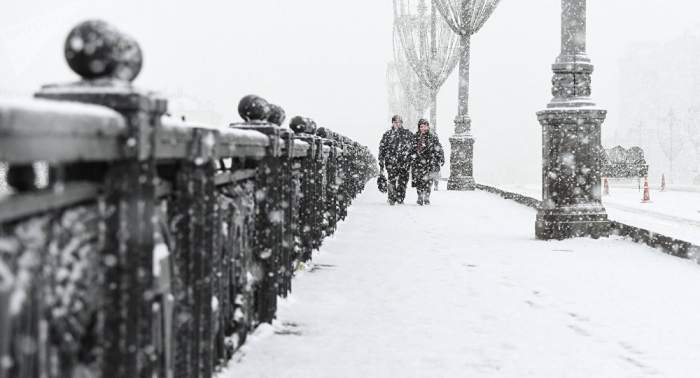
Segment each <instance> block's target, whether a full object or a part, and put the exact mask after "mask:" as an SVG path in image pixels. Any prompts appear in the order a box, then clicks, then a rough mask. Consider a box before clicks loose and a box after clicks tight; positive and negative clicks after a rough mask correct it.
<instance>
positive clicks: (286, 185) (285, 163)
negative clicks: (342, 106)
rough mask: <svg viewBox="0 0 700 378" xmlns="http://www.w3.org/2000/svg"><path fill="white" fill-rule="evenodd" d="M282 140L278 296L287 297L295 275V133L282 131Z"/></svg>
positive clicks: (286, 130)
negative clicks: (293, 157) (293, 166)
mask: <svg viewBox="0 0 700 378" xmlns="http://www.w3.org/2000/svg"><path fill="white" fill-rule="evenodd" d="M280 139H282V141H283V145H284V147H285V151H284V153H283V154H281V156H280V183H279V187H280V189H281V200H280V204H279V206H280V211H281V213H282V216H283V222H282V227H283V230H282V240H281V243H282V246H281V247H282V248H281V256H280V264H279V276H278V285H279V288H278V294H279V295H280V296H282V297H286V296H287V294H288V293H289V292H290V291H291V290H292V275H293V274H294V264H293V260H294V258H293V257H294V229H295V227H294V201H295V199H294V187H293V185H294V180H293V173H292V169H293V168H292V164H293V161H292V156H293V154H294V133H293V132H292V131H291V130H288V129H280Z"/></svg>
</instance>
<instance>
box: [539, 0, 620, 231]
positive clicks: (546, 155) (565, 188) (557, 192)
mask: <svg viewBox="0 0 700 378" xmlns="http://www.w3.org/2000/svg"><path fill="white" fill-rule="evenodd" d="M561 5H562V13H561V14H562V16H561V54H560V55H559V56H558V57H557V59H556V61H555V63H554V64H553V65H552V71H554V76H553V77H552V95H554V97H553V98H552V100H551V101H550V102H549V104H547V109H546V110H542V111H540V112H537V119H538V121H539V122H540V124H541V125H542V204H541V205H540V207H539V208H538V210H537V221H536V225H535V234H536V237H537V239H544V240H547V239H565V238H571V237H576V236H592V237H594V238H598V237H605V236H608V228H609V222H608V216H607V214H606V212H605V208H604V207H603V205H602V203H601V200H600V198H601V179H600V170H601V166H600V154H601V152H602V147H601V144H600V131H601V124H602V123H603V121H604V120H605V115H606V111H605V110H601V109H599V108H597V107H596V106H595V103H594V102H593V101H592V100H591V98H590V94H591V73H592V72H593V65H592V64H591V63H590V59H589V58H588V56H587V55H586V0H562V2H561Z"/></svg>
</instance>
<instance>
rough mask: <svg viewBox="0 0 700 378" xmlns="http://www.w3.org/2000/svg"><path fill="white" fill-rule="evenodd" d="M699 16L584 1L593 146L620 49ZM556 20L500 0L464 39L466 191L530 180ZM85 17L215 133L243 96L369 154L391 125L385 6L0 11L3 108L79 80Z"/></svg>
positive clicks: (246, 4) (388, 8)
mask: <svg viewBox="0 0 700 378" xmlns="http://www.w3.org/2000/svg"><path fill="white" fill-rule="evenodd" d="M699 9H700V7H697V5H695V2H694V1H693V0H589V1H588V39H587V51H588V54H589V56H590V57H591V60H592V63H593V64H594V66H595V71H594V73H593V76H592V80H593V81H592V85H593V86H592V89H593V93H592V98H593V100H594V101H595V102H596V103H597V104H598V105H599V106H600V107H601V108H603V109H607V110H608V118H607V120H606V121H605V123H604V124H603V136H604V139H605V136H606V135H610V134H611V133H612V132H613V130H614V129H615V126H616V123H617V122H619V121H618V120H617V119H616V117H617V115H616V112H615V110H616V107H617V106H618V105H617V103H618V96H619V93H618V84H619V83H618V72H619V69H620V68H619V65H618V63H619V60H620V59H621V58H622V56H624V54H625V51H626V50H627V49H628V46H630V44H631V43H632V42H639V41H667V40H670V39H673V38H676V37H678V36H680V35H682V34H683V33H684V32H685V31H686V30H688V29H690V28H693V27H694V26H695V25H696V24H697V21H696V20H698V19H699V17H698V16H700V10H699ZM559 11H560V0H502V1H501V4H500V5H499V7H498V8H497V9H496V11H495V12H494V14H493V15H492V16H491V18H490V19H489V21H488V22H487V23H486V25H485V26H484V27H483V28H482V29H481V31H479V33H477V34H476V35H475V36H474V37H473V38H472V54H471V56H472V62H471V78H470V79H471V88H470V104H469V105H470V106H469V107H470V116H471V118H472V130H473V133H474V136H475V138H476V143H475V160H474V177H475V179H476V180H477V182H484V183H494V184H495V183H501V182H511V183H518V182H520V183H533V182H539V181H540V172H541V168H540V167H541V147H540V146H541V127H540V125H539V124H538V122H537V118H536V116H535V112H537V111H538V110H542V109H544V108H545V107H546V104H547V103H548V102H549V100H550V99H551V92H550V87H551V84H550V80H551V77H552V71H551V64H552V63H553V62H554V59H555V58H556V56H557V55H558V53H559V27H560V25H559V22H560V14H559ZM95 18H96V19H102V20H105V21H107V22H110V23H112V24H114V25H115V26H116V27H117V28H119V29H120V30H121V31H123V32H125V33H128V34H130V35H132V36H134V37H135V38H136V40H137V41H138V42H139V43H140V44H141V48H142V50H143V53H144V67H143V70H142V71H141V74H140V76H139V77H138V78H137V79H136V80H135V82H134V84H135V85H137V86H139V87H142V88H147V89H150V90H154V91H159V92H162V93H163V94H165V95H166V96H168V95H170V96H172V95H173V94H175V93H178V92H179V91H182V92H183V93H186V94H188V95H190V96H192V97H193V98H196V99H197V101H200V102H202V103H205V102H211V103H212V104H213V107H214V108H213V111H214V112H216V113H217V114H218V115H220V116H221V120H222V124H228V123H230V122H237V121H240V118H239V116H238V114H237V105H238V100H239V99H240V98H241V97H243V96H245V95H247V94H251V93H254V94H258V95H260V96H263V97H265V98H266V99H268V100H269V101H270V102H273V103H276V104H278V105H281V106H282V107H283V108H284V109H285V110H286V112H287V116H288V118H287V119H289V118H291V117H292V116H294V115H303V116H307V117H311V118H314V119H315V120H316V122H317V123H318V125H319V126H326V127H330V128H331V129H333V130H335V131H338V132H340V133H342V134H345V135H347V136H349V137H350V138H353V139H354V140H357V141H359V142H360V143H362V144H365V145H368V146H370V147H371V148H372V150H373V151H375V152H376V150H377V146H378V144H379V139H380V136H381V134H382V133H383V132H384V131H385V130H386V129H388V127H389V126H390V120H389V117H390V115H389V114H388V101H387V93H386V85H385V83H386V66H387V62H389V61H390V60H392V56H393V52H392V22H393V8H392V2H391V0H346V1H341V0H228V1H199V2H196V3H195V2H191V1H180V0H177V1H172V0H171V1H148V2H146V1H133V0H121V1H91V2H87V1H70V0H62V1H55V0H54V1H49V0H0V97H26V98H29V97H30V96H31V95H32V93H33V92H35V91H36V90H38V89H39V88H40V86H41V85H42V84H48V83H60V82H71V81H75V80H77V76H76V75H75V74H74V73H72V71H70V69H69V68H68V66H67V65H66V63H65V60H64V58H63V42H64V39H65V36H66V35H67V33H68V32H69V30H70V29H71V28H72V27H73V26H74V25H76V24H77V23H79V22H81V21H84V20H87V19H95ZM456 72H457V70H455V72H454V73H453V75H452V76H451V77H450V79H448V81H447V82H446V84H445V85H444V86H443V88H442V90H441V92H440V93H439V95H438V133H439V135H440V139H441V141H442V143H443V145H444V146H445V147H447V148H448V156H449V141H448V138H449V136H450V135H451V134H452V130H453V119H454V116H455V115H456V112H457V81H456ZM604 147H606V148H610V147H612V146H604ZM448 159H449V158H448ZM448 173H449V163H446V165H445V167H444V169H443V175H444V176H446V175H447V174H448Z"/></svg>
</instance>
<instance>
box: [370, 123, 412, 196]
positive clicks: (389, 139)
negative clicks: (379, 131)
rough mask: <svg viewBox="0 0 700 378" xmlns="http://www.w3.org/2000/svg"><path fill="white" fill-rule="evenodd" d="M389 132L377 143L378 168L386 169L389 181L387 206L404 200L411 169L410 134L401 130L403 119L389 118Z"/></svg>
mask: <svg viewBox="0 0 700 378" xmlns="http://www.w3.org/2000/svg"><path fill="white" fill-rule="evenodd" d="M391 123H392V127H391V130H389V131H387V132H385V133H384V135H383V136H382V141H381V142H380V143H379V156H378V160H379V168H380V169H381V170H382V171H383V170H384V168H385V167H386V172H387V176H388V177H387V178H388V181H389V185H388V186H389V190H388V191H389V201H388V202H389V205H393V204H394V203H398V204H402V203H403V200H404V198H406V185H407V184H408V172H409V169H410V168H411V158H410V153H411V147H412V137H413V136H412V135H411V132H410V131H408V130H406V129H404V128H403V119H401V116H399V115H395V116H393V117H391Z"/></svg>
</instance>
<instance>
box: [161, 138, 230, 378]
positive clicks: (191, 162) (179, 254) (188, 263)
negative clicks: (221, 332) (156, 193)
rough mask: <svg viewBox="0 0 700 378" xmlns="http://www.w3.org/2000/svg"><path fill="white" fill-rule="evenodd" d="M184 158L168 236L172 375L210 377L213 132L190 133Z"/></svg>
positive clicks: (177, 179) (214, 202) (174, 194)
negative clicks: (171, 246)
mask: <svg viewBox="0 0 700 378" xmlns="http://www.w3.org/2000/svg"><path fill="white" fill-rule="evenodd" d="M192 134H193V135H192V140H191V143H190V146H189V156H188V158H187V159H185V160H183V161H181V162H180V167H179V170H178V171H177V173H176V176H175V186H174V189H175V190H174V193H173V201H172V204H173V206H171V207H170V209H169V211H170V215H169V217H168V218H169V219H171V224H170V228H171V233H172V234H173V235H174V238H175V246H176V247H175V250H174V251H173V254H172V260H173V268H174V275H173V293H174V297H175V312H174V324H173V328H174V331H175V332H174V333H175V337H174V340H173V342H174V344H175V345H174V352H175V354H174V367H173V373H174V376H175V377H182V378H186V377H192V376H197V377H205V378H207V377H211V375H212V372H213V365H212V348H211V345H212V344H211V341H212V316H211V314H212V308H211V301H212V284H213V282H212V280H213V277H212V276H213V265H212V259H213V254H214V237H215V235H216V230H215V228H216V225H215V224H214V220H215V219H216V217H217V208H218V206H217V205H216V197H215V194H214V190H215V186H214V175H215V167H214V159H213V155H214V151H215V149H216V145H215V143H216V140H217V139H218V138H217V137H216V131H215V130H204V129H192Z"/></svg>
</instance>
